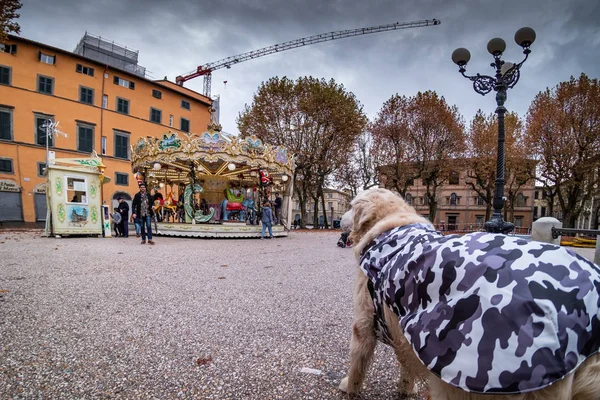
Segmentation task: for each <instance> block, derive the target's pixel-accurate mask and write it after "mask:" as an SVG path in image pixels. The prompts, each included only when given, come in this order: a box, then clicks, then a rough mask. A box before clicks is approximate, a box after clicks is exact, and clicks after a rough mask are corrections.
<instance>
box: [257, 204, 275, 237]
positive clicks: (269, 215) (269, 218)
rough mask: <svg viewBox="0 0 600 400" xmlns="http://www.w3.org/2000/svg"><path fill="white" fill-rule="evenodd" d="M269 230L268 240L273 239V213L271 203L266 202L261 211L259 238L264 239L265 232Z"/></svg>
mask: <svg viewBox="0 0 600 400" xmlns="http://www.w3.org/2000/svg"><path fill="white" fill-rule="evenodd" d="M267 228H268V229H269V239H273V211H272V210H271V203H269V202H268V201H266V202H265V204H263V209H262V233H261V234H260V238H261V239H264V238H265V231H266V230H267Z"/></svg>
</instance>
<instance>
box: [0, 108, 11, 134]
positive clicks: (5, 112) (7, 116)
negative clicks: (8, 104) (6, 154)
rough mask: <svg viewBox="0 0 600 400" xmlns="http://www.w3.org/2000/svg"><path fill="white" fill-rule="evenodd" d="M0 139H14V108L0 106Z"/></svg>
mask: <svg viewBox="0 0 600 400" xmlns="http://www.w3.org/2000/svg"><path fill="white" fill-rule="evenodd" d="M0 139H4V140H12V110H9V109H6V108H0Z"/></svg>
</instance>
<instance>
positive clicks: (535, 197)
mask: <svg viewBox="0 0 600 400" xmlns="http://www.w3.org/2000/svg"><path fill="white" fill-rule="evenodd" d="M533 198H534V199H536V200H537V199H539V198H540V192H539V191H538V190H536V191H535V193H534V194H533Z"/></svg>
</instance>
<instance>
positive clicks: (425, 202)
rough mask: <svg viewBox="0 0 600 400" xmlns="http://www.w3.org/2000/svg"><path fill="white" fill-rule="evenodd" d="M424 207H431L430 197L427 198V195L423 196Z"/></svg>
mask: <svg viewBox="0 0 600 400" xmlns="http://www.w3.org/2000/svg"><path fill="white" fill-rule="evenodd" d="M423 205H424V206H428V205H429V196H427V195H425V196H423Z"/></svg>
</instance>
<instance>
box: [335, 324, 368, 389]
mask: <svg viewBox="0 0 600 400" xmlns="http://www.w3.org/2000/svg"><path fill="white" fill-rule="evenodd" d="M376 344H377V341H376V339H375V337H374V336H373V328H372V325H371V328H370V329H369V327H367V326H365V325H361V324H360V323H357V322H355V323H354V324H353V326H352V339H351V341H350V369H349V370H348V376H346V377H345V378H344V379H342V382H341V383H340V390H342V391H344V392H346V393H358V392H360V390H361V389H362V384H363V381H364V379H365V374H366V372H367V368H369V364H370V363H371V358H372V357H373V352H374V351H375V345H376Z"/></svg>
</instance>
